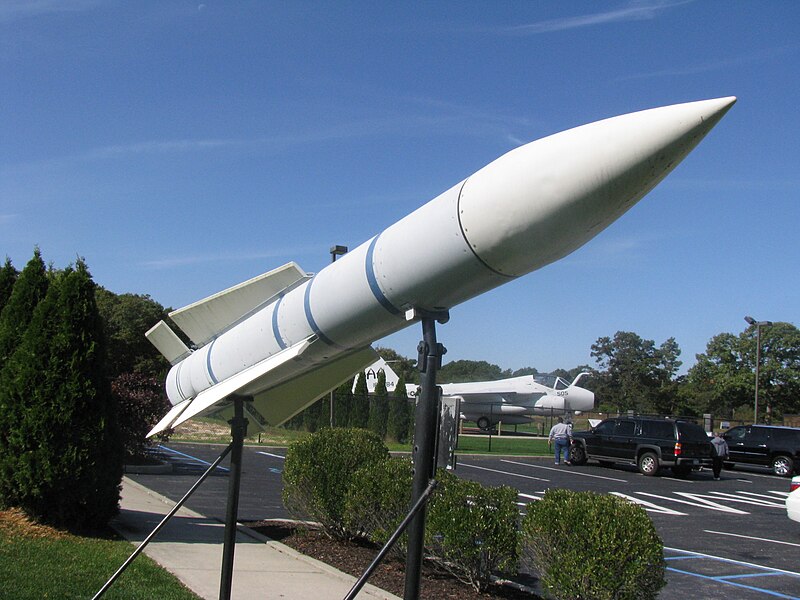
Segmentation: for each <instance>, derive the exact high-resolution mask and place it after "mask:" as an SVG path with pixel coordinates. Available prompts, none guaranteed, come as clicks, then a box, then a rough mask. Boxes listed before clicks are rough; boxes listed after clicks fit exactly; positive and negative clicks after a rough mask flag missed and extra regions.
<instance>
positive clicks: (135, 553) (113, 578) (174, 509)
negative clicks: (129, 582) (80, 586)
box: [92, 444, 232, 600]
mask: <svg viewBox="0 0 800 600" xmlns="http://www.w3.org/2000/svg"><path fill="white" fill-rule="evenodd" d="M231 446H232V444H228V447H227V448H225V450H223V452H222V454H220V455H219V456H218V457H217V460H215V461H214V462H213V463H212V464H211V465H210V466H209V467H208V469H206V472H205V473H203V475H202V476H201V477H200V479H198V480H197V481H196V482H195V483H194V485H193V486H192V487H191V488H189V491H188V492H186V493H185V494H184V495H183V498H181V499H180V500H178V503H177V504H176V505H175V506H173V507H172V510H170V511H169V512H168V513H167V514H166V516H165V517H164V518H163V519H161V522H160V523H159V524H158V525H156V528H155V529H153V531H151V532H150V534H149V535H148V536H147V537H146V538H145V539H144V541H143V542H142V543H141V544H139V546H138V547H137V548H136V550H134V551H133V554H131V555H130V556H129V557H128V560H126V561H125V562H124V563H123V564H122V566H121V567H120V568H119V569H117V572H116V573H114V574H113V575H112V576H111V579H109V580H108V581H106V583H105V585H103V587H102V588H100V590H99V591H98V592H97V593H96V594H95V595H94V596H93V597H92V600H99V598H100V597H102V595H103V594H105V593H106V591H107V590H108V588H110V587H111V586H112V585H113V584H114V582H115V581H116V580H117V578H118V577H119V576H120V575H122V573H123V572H124V571H125V569H127V568H128V566H129V565H130V564H131V563H132V562H133V559H134V558H136V557H137V556H139V554H141V552H142V551H143V550H144V549H145V548H146V547H147V544H149V543H150V540H152V539H153V538H154V537H156V534H157V533H158V532H159V531H161V528H162V527H164V525H166V524H167V521H169V520H170V519H171V518H172V517H173V516H174V515H175V513H176V512H178V510H179V509H180V508H181V506H183V504H184V503H185V502H186V501H187V500H188V499H189V496H191V495H192V494H194V492H195V490H196V489H197V488H199V487H200V484H201V483H203V482H204V481H205V480H206V477H208V476H209V475H211V473H212V472H213V471H214V469H216V468H217V466H219V463H221V462H222V459H224V458H225V457H226V456H228V453H229V452H230V451H231Z"/></svg>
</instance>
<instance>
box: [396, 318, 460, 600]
mask: <svg viewBox="0 0 800 600" xmlns="http://www.w3.org/2000/svg"><path fill="white" fill-rule="evenodd" d="M417 314H420V311H417ZM421 314H422V338H423V339H422V341H421V342H420V344H419V346H418V347H417V349H418V350H419V361H418V365H419V370H420V373H421V374H422V376H421V378H420V387H421V392H420V395H419V401H418V403H417V407H416V411H415V413H414V419H415V423H414V449H413V459H414V476H413V481H412V490H411V491H412V495H411V502H412V504H414V505H416V503H417V502H418V501H419V500H420V499H421V498H423V497H424V496H425V495H426V494H425V491H426V489H427V488H428V486H429V482H430V480H431V479H433V477H434V475H435V473H436V438H437V436H436V431H437V423H438V415H439V408H438V405H439V388H438V387H437V386H436V372H437V370H438V369H439V368H441V366H442V356H443V355H444V353H445V352H447V350H446V349H445V347H444V346H443V345H442V344H439V343H438V342H437V341H436V321H439V322H440V323H446V322H447V321H448V319H449V318H450V317H449V315H448V313H447V312H446V311H442V312H439V313H428V312H425V313H421ZM425 514H426V507H425V505H424V504H422V505H421V506H420V508H419V509H418V512H417V514H416V515H415V516H414V517H413V519H412V520H411V523H410V525H409V527H408V554H407V555H406V580H405V589H404V593H403V598H404V600H417V599H418V598H419V589H420V575H421V572H422V558H423V551H424V544H425Z"/></svg>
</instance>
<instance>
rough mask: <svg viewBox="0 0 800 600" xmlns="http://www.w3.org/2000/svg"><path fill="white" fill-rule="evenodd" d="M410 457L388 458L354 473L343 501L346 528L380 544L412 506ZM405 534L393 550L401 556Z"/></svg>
mask: <svg viewBox="0 0 800 600" xmlns="http://www.w3.org/2000/svg"><path fill="white" fill-rule="evenodd" d="M412 468H413V467H412V464H411V459H410V458H390V459H389V460H386V461H382V462H380V463H378V464H373V465H369V466H367V467H363V468H361V469H359V470H358V471H356V472H355V473H354V474H353V477H352V479H351V480H350V489H349V491H348V493H347V500H346V503H345V521H346V527H347V528H348V529H349V530H350V531H351V532H353V533H354V534H356V535H358V536H361V537H366V538H368V539H370V540H371V541H373V542H375V543H376V544H380V545H381V546H383V545H384V544H385V543H386V542H387V541H388V540H389V538H390V537H391V535H392V534H393V533H394V531H395V530H396V529H397V527H398V526H399V525H400V523H401V521H402V520H403V519H404V518H405V516H406V514H408V511H409V510H410V509H411V480H412ZM407 545H408V536H407V535H405V534H403V535H402V536H401V537H400V539H399V540H398V541H397V543H396V544H395V545H394V547H393V548H392V553H393V554H395V555H396V556H399V557H404V556H405V554H406V548H407Z"/></svg>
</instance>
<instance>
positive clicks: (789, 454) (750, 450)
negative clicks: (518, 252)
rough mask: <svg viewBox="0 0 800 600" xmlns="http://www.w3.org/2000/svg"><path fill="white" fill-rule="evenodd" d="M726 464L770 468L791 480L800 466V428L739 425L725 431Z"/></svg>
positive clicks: (730, 466) (729, 466)
mask: <svg viewBox="0 0 800 600" xmlns="http://www.w3.org/2000/svg"><path fill="white" fill-rule="evenodd" d="M723 437H724V438H725V441H726V442H728V451H729V456H728V461H726V463H725V466H726V467H727V468H732V467H733V465H734V464H736V463H742V464H749V465H759V466H762V467H769V468H770V469H772V472H773V473H775V475H780V476H781V477H791V476H792V474H793V473H794V472H795V470H796V469H797V468H798V466H800V428H796V427H778V426H775V425H740V426H739V427H733V428H732V429H729V430H728V431H726V432H725V434H724V436H723Z"/></svg>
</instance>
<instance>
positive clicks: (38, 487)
mask: <svg viewBox="0 0 800 600" xmlns="http://www.w3.org/2000/svg"><path fill="white" fill-rule="evenodd" d="M104 350H105V349H104V346H103V332H102V321H101V319H100V316H99V314H98V311H97V305H96V303H95V285H94V282H93V281H92V279H91V276H90V274H89V272H88V270H87V269H86V265H85V264H84V263H83V262H82V261H78V263H77V265H76V267H75V269H71V268H70V269H67V270H65V271H64V272H62V273H60V274H59V275H58V276H57V277H55V278H54V280H53V281H52V283H51V285H50V286H49V289H48V292H47V295H46V296H45V298H44V299H43V300H42V301H41V302H40V303H39V305H38V306H37V307H36V310H35V311H34V315H33V318H32V320H31V323H30V326H29V327H28V329H27V331H26V332H25V334H24V336H23V338H22V342H21V343H20V345H19V347H18V348H17V350H16V351H15V352H14V354H13V356H12V357H11V359H10V361H9V364H8V365H7V368H6V369H4V370H3V374H2V387H3V388H4V389H5V393H6V394H7V395H9V396H10V397H11V403H10V406H11V407H12V413H13V414H12V419H13V421H12V423H13V429H12V430H11V432H10V435H9V439H8V444H7V445H8V447H7V452H5V454H4V456H3V457H2V458H0V493H2V495H3V500H4V503H6V504H13V505H15V506H19V507H20V508H22V509H23V510H24V511H25V512H26V513H28V514H29V515H31V516H33V517H35V518H38V519H40V520H42V521H44V522H47V523H51V524H54V525H57V526H62V527H69V528H72V529H89V528H95V527H100V526H103V525H105V524H106V523H107V522H108V520H109V519H110V518H111V517H113V516H114V515H115V514H116V512H117V510H118V503H119V484H120V480H121V478H122V454H123V452H122V443H121V436H120V434H119V426H118V421H117V412H116V408H117V407H116V404H115V403H114V399H113V396H112V394H111V390H110V386H109V384H108V381H107V379H106V377H105V373H104V371H103V366H104V363H105V352H104Z"/></svg>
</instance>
